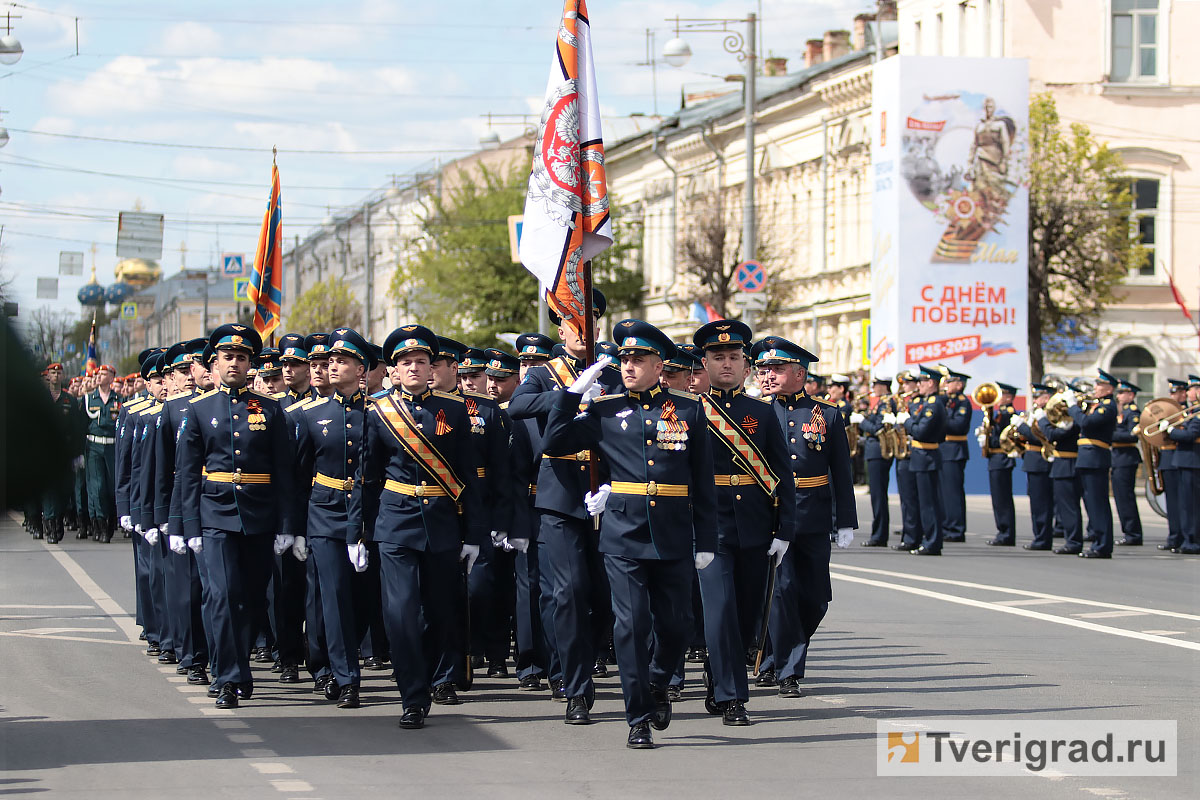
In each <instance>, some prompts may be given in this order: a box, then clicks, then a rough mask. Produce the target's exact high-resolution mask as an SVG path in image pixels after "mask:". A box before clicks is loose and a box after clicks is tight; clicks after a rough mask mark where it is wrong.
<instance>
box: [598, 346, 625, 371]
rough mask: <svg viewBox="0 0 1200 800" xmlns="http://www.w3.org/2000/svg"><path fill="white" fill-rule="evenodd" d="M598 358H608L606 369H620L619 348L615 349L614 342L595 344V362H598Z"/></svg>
mask: <svg viewBox="0 0 1200 800" xmlns="http://www.w3.org/2000/svg"><path fill="white" fill-rule="evenodd" d="M600 356H608V358H609V364H608V367H607V369H616V370H619V369H620V368H621V348H619V347H617V343H616V342H596V360H599V359H600Z"/></svg>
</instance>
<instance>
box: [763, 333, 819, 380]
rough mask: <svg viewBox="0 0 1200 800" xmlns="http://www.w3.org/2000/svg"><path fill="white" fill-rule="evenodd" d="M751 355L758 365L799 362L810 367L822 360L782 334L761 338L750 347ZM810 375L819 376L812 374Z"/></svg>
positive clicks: (811, 376)
mask: <svg viewBox="0 0 1200 800" xmlns="http://www.w3.org/2000/svg"><path fill="white" fill-rule="evenodd" d="M750 355H751V357H753V358H754V365H755V366H758V367H762V366H766V365H769V364H799V365H800V366H802V367H804V368H805V369H808V365H809V364H811V363H813V362H814V361H819V360H820V359H818V358H817V357H816V356H814V355H813V354H812V353H810V352H808V351H807V350H805V349H804V348H803V347H801V346H800V345H798V344H796V343H795V342H789V341H788V340H787V339H784V338H783V337H782V336H767V337H765V338H763V339H759V340H758V341H757V342H755V343H754V346H753V347H752V348H750ZM809 377H810V378H815V377H817V376H815V375H810V376H809Z"/></svg>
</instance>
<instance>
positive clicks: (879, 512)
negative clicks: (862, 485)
mask: <svg viewBox="0 0 1200 800" xmlns="http://www.w3.org/2000/svg"><path fill="white" fill-rule="evenodd" d="M891 471H892V459H890V458H868V459H867V486H868V488H869V490H870V492H871V538H870V539H869V541H871V542H874V543H875V544H887V541H888V533H889V530H888V527H889V526H890V525H891V524H892V520H891V515H890V513H889V512H888V486H889V485H890V484H891V478H892V475H891Z"/></svg>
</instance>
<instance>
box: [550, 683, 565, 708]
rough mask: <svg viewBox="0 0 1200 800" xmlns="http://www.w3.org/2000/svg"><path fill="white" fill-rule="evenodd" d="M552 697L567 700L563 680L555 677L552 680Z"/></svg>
mask: <svg viewBox="0 0 1200 800" xmlns="http://www.w3.org/2000/svg"><path fill="white" fill-rule="evenodd" d="M550 699H551V700H557V701H558V702H560V703H565V702H567V690H566V689H565V688H563V682H562V681H561V680H557V679H555V680H551V681H550Z"/></svg>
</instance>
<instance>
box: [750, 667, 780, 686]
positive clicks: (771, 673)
mask: <svg viewBox="0 0 1200 800" xmlns="http://www.w3.org/2000/svg"><path fill="white" fill-rule="evenodd" d="M754 683H755V685H757V686H778V685H779V681H778V680H776V679H775V670H773V669H764V670H763V671H762V672H760V673H758V680H756V681H755V682H754Z"/></svg>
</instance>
